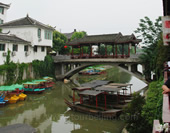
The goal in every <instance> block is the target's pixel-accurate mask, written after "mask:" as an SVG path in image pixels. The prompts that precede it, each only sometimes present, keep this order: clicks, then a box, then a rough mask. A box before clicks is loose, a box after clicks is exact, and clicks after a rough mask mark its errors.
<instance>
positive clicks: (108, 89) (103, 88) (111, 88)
mask: <svg viewBox="0 0 170 133" xmlns="http://www.w3.org/2000/svg"><path fill="white" fill-rule="evenodd" d="M95 90H96V91H104V92H118V91H120V90H122V88H118V87H114V86H101V87H97V88H95Z"/></svg>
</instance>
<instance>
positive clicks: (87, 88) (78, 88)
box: [72, 87, 91, 91]
mask: <svg viewBox="0 0 170 133" xmlns="http://www.w3.org/2000/svg"><path fill="white" fill-rule="evenodd" d="M72 90H77V91H84V90H91V87H74V88H72Z"/></svg>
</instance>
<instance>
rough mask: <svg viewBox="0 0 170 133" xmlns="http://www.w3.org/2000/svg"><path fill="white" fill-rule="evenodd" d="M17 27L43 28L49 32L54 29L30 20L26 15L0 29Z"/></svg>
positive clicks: (2, 25)
mask: <svg viewBox="0 0 170 133" xmlns="http://www.w3.org/2000/svg"><path fill="white" fill-rule="evenodd" d="M18 26H38V27H43V28H47V29H50V30H54V28H52V27H50V26H48V25H45V24H43V23H41V22H39V21H37V20H35V19H33V18H30V17H29V16H28V15H27V16H26V17H24V18H21V19H17V20H13V21H10V22H7V23H4V24H1V25H0V27H18Z"/></svg>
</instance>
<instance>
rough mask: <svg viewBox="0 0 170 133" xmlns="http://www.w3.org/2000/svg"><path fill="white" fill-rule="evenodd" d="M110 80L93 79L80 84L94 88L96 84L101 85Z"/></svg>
mask: <svg viewBox="0 0 170 133" xmlns="http://www.w3.org/2000/svg"><path fill="white" fill-rule="evenodd" d="M109 83H110V81H107V80H94V81H92V82H90V83H85V84H81V86H83V87H86V86H88V87H91V88H95V87H97V86H101V85H106V84H109Z"/></svg>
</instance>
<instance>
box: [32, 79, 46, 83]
mask: <svg viewBox="0 0 170 133" xmlns="http://www.w3.org/2000/svg"><path fill="white" fill-rule="evenodd" d="M32 82H34V83H42V82H47V80H44V79H40V80H33V81H32Z"/></svg>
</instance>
